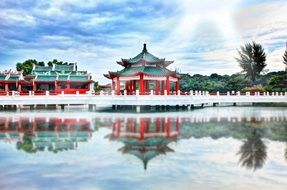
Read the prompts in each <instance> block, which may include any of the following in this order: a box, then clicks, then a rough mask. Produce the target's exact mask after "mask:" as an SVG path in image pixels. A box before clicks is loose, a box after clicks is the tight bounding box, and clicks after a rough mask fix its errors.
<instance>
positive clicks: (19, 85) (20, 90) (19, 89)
mask: <svg viewBox="0 0 287 190" xmlns="http://www.w3.org/2000/svg"><path fill="white" fill-rule="evenodd" d="M18 92H22V88H21V84H19V83H18Z"/></svg>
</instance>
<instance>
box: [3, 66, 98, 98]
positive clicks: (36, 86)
mask: <svg viewBox="0 0 287 190" xmlns="http://www.w3.org/2000/svg"><path fill="white" fill-rule="evenodd" d="M93 84H94V81H93V80H92V75H91V74H90V73H88V72H87V71H78V69H77V65H76V63H70V64H68V65H56V64H54V65H53V66H52V67H50V66H38V65H34V67H33V70H32V72H31V73H30V74H29V75H26V76H23V73H22V72H18V73H15V72H11V71H7V72H2V73H0V91H2V92H9V91H18V92H20V93H28V92H29V91H34V92H36V93H44V92H45V91H49V92H50V93H51V94H60V93H62V92H64V93H65V94H74V93H76V92H77V91H78V92H79V93H80V94H83V93H86V92H87V91H91V90H93V88H94V87H93Z"/></svg>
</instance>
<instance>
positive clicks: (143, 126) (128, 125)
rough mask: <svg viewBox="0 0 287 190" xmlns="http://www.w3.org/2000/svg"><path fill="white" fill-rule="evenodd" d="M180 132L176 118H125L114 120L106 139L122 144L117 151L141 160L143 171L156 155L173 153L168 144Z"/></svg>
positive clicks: (174, 139) (175, 138)
mask: <svg viewBox="0 0 287 190" xmlns="http://www.w3.org/2000/svg"><path fill="white" fill-rule="evenodd" d="M179 130H180V122H179V119H178V118H155V119H151V118H139V119H136V118H127V119H126V121H123V120H121V119H116V122H114V123H113V125H112V133H111V134H110V135H108V136H107V137H108V138H109V139H110V140H112V141H119V142H122V143H123V144H124V146H123V147H122V148H120V149H119V151H121V152H122V153H123V154H131V155H134V156H136V157H137V158H139V159H140V160H142V162H143V165H144V169H147V164H148V161H149V160H151V159H153V158H154V157H156V156H158V155H163V154H166V153H167V152H173V150H172V149H171V148H169V147H168V144H169V143H171V142H174V141H176V140H177V137H178V135H179Z"/></svg>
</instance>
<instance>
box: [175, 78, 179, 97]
mask: <svg viewBox="0 0 287 190" xmlns="http://www.w3.org/2000/svg"><path fill="white" fill-rule="evenodd" d="M175 85H176V87H175V88H176V94H177V93H178V91H179V79H177V81H176V82H175Z"/></svg>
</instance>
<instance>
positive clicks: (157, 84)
mask: <svg viewBox="0 0 287 190" xmlns="http://www.w3.org/2000/svg"><path fill="white" fill-rule="evenodd" d="M159 82H160V81H155V94H157V95H159V94H160V84H159Z"/></svg>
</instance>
